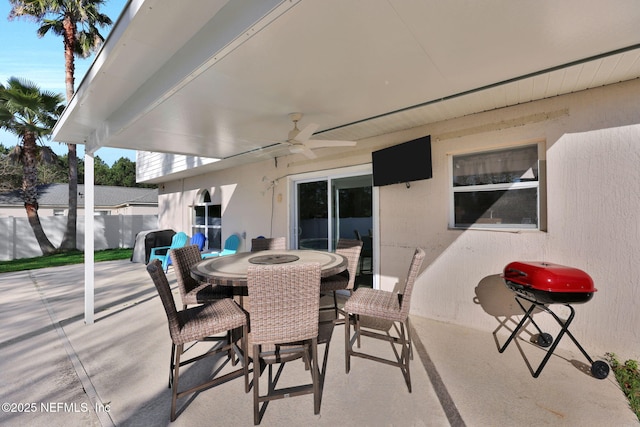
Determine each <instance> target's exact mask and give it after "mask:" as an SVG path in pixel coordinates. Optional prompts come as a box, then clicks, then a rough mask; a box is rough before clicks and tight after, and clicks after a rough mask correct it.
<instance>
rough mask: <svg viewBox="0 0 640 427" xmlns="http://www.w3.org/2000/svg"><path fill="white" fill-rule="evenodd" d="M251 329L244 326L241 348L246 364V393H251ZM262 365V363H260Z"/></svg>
mask: <svg viewBox="0 0 640 427" xmlns="http://www.w3.org/2000/svg"><path fill="white" fill-rule="evenodd" d="M248 344H249V328H248V327H247V325H246V324H245V325H243V326H242V339H241V340H240V346H241V347H242V354H243V361H242V362H243V364H244V392H245V393H249V345H248ZM258 364H260V363H258Z"/></svg>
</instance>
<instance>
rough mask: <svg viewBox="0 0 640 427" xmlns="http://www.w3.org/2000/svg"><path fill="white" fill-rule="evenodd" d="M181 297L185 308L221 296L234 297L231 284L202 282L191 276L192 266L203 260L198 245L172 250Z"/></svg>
mask: <svg viewBox="0 0 640 427" xmlns="http://www.w3.org/2000/svg"><path fill="white" fill-rule="evenodd" d="M171 259H173V264H174V267H175V268H174V270H175V273H176V280H177V282H178V289H179V290H180V298H181V299H182V305H183V308H187V306H188V305H194V304H203V303H206V302H211V301H215V300H218V299H221V298H231V297H233V292H232V290H233V289H232V288H231V287H229V286H216V285H212V284H209V283H200V282H198V281H197V280H196V279H194V278H193V277H191V267H192V266H193V265H194V264H196V263H198V262H200V261H202V256H201V253H200V250H199V249H198V246H196V245H191V246H185V247H183V248H177V249H172V250H171Z"/></svg>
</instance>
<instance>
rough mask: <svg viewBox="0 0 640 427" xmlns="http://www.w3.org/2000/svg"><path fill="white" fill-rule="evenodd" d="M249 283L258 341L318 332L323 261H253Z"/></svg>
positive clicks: (303, 336) (278, 341)
mask: <svg viewBox="0 0 640 427" xmlns="http://www.w3.org/2000/svg"><path fill="white" fill-rule="evenodd" d="M247 287H248V291H249V304H250V307H251V308H250V317H251V341H252V342H253V343H254V344H281V343H292V342H297V341H302V340H306V339H310V338H314V337H317V336H318V319H319V312H320V264H318V263H304V264H276V265H252V266H249V269H248V271H247Z"/></svg>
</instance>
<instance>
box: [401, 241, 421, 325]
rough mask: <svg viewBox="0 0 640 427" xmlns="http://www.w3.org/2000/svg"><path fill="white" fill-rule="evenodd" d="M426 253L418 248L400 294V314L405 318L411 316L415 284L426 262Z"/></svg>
mask: <svg viewBox="0 0 640 427" xmlns="http://www.w3.org/2000/svg"><path fill="white" fill-rule="evenodd" d="M424 257H425V252H424V251H423V250H422V249H421V248H416V250H415V252H414V253H413V258H412V259H411V265H410V266H409V272H408V273H407V280H406V281H405V284H404V288H403V289H402V292H399V294H398V300H399V302H400V313H402V314H403V315H404V316H405V317H406V316H408V315H409V308H410V305H411V293H412V292H413V285H414V284H415V281H416V278H417V277H418V273H419V272H420V267H422V262H423V261H424Z"/></svg>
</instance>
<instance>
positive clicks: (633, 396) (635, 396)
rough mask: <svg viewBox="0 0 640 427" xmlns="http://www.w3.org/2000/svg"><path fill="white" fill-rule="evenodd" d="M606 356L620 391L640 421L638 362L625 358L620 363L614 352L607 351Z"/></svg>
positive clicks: (639, 373)
mask: <svg viewBox="0 0 640 427" xmlns="http://www.w3.org/2000/svg"><path fill="white" fill-rule="evenodd" d="M606 357H607V359H608V361H609V364H610V365H611V369H612V370H613V373H614V374H615V376H616V380H618V384H620V388H621V389H622V392H623V393H624V394H625V396H627V399H628V400H629V406H630V407H631V410H632V411H633V412H634V413H635V414H636V417H638V420H639V421H640V370H638V362H637V361H635V360H627V361H626V362H624V364H623V363H620V361H619V360H618V357H617V356H616V355H615V354H614V353H607V354H606Z"/></svg>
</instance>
